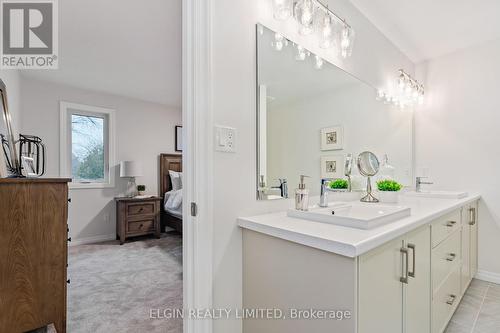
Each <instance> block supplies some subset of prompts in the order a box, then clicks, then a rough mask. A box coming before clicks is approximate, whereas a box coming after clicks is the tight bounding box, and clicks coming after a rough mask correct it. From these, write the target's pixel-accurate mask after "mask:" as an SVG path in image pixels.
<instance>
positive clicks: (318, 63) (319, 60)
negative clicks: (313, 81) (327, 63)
mask: <svg viewBox="0 0 500 333" xmlns="http://www.w3.org/2000/svg"><path fill="white" fill-rule="evenodd" d="M323 64H324V61H323V59H322V58H321V57H320V56H316V63H315V64H314V68H316V69H321V68H323Z"/></svg>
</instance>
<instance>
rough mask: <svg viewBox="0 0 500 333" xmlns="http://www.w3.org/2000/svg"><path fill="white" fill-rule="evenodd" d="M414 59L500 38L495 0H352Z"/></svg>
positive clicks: (499, 23)
mask: <svg viewBox="0 0 500 333" xmlns="http://www.w3.org/2000/svg"><path fill="white" fill-rule="evenodd" d="M351 2H352V3H353V4H354V5H355V6H356V7H357V8H358V9H359V10H360V11H361V12H362V13H363V14H364V15H365V16H366V17H367V18H368V19H369V20H370V21H371V22H372V23H373V24H374V25H375V26H376V27H377V28H378V29H379V30H380V31H381V32H382V33H383V34H384V35H386V36H387V38H389V40H391V41H392V42H393V43H394V44H395V45H396V46H397V47H398V48H399V49H400V50H401V51H402V52H403V53H405V54H406V55H407V56H408V57H409V58H410V59H411V60H412V61H413V62H415V63H418V62H421V61H424V60H428V59H432V58H436V57H439V56H442V55H445V54H448V53H451V52H453V51H456V50H459V49H463V48H467V47H470V46H474V45H478V44H481V43H483V42H486V41H490V40H494V39H497V38H500V20H498V15H499V13H500V1H498V0H479V1H472V0H418V1H416V0H412V1H410V0H351Z"/></svg>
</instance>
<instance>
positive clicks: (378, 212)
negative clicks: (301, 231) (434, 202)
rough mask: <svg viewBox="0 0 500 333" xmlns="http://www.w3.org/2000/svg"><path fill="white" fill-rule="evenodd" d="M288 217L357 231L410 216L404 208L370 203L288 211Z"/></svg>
mask: <svg viewBox="0 0 500 333" xmlns="http://www.w3.org/2000/svg"><path fill="white" fill-rule="evenodd" d="M287 215H288V216H290V217H296V218H300V219H305V220H311V221H316V222H323V223H330V224H336V225H341V226H345V227H351V228H358V229H372V228H375V227H379V226H381V225H384V224H387V223H391V222H394V221H397V220H399V219H402V218H404V217H407V216H410V215H411V209H410V208H409V207H405V206H391V205H383V204H372V203H361V202H357V203H336V204H333V205H331V206H329V207H325V208H323V207H317V206H315V207H312V208H310V209H309V211H307V212H304V211H299V210H295V209H290V210H288V213H287Z"/></svg>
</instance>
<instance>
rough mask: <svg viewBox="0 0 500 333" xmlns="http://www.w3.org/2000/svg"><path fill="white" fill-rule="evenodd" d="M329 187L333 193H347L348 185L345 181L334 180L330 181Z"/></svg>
mask: <svg viewBox="0 0 500 333" xmlns="http://www.w3.org/2000/svg"><path fill="white" fill-rule="evenodd" d="M329 185H330V188H331V189H332V190H333V191H338V192H344V191H347V188H348V187H349V183H347V180H345V179H335V180H333V181H331V182H330V184H329Z"/></svg>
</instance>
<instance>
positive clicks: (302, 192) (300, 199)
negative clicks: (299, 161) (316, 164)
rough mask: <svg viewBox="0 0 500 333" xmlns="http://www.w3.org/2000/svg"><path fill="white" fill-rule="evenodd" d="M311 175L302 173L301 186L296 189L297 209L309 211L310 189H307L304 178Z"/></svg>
mask: <svg viewBox="0 0 500 333" xmlns="http://www.w3.org/2000/svg"><path fill="white" fill-rule="evenodd" d="M306 177H307V178H309V176H305V175H300V183H299V188H298V189H296V190H295V209H296V210H302V211H307V210H308V208H309V190H308V189H306V183H305V182H304V178H306Z"/></svg>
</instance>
